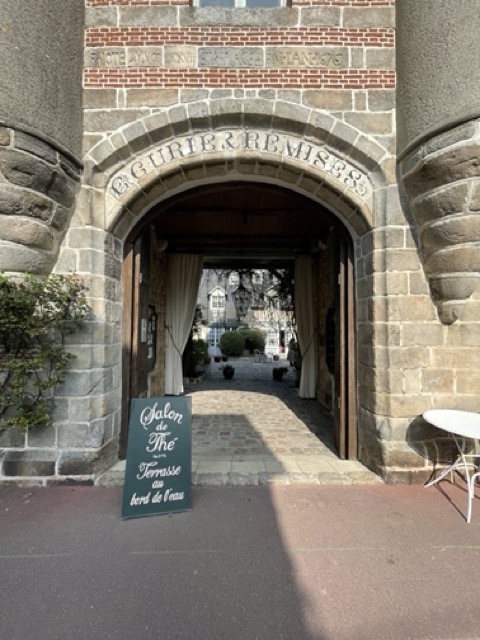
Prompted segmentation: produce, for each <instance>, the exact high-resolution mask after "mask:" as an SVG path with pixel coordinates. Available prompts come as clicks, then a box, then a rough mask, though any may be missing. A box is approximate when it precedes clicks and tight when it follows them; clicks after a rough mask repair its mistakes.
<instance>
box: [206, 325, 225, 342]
mask: <svg viewBox="0 0 480 640" xmlns="http://www.w3.org/2000/svg"><path fill="white" fill-rule="evenodd" d="M224 333H225V329H224V328H223V327H210V328H209V330H208V346H209V347H216V346H218V343H219V342H220V338H221V336H222V335H223V334H224Z"/></svg>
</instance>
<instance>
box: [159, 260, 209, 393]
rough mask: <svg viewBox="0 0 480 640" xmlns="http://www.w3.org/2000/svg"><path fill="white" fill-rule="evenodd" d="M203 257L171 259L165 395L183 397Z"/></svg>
mask: <svg viewBox="0 0 480 640" xmlns="http://www.w3.org/2000/svg"><path fill="white" fill-rule="evenodd" d="M202 268H203V256H200V255H190V254H183V253H173V254H170V255H169V257H168V275H167V291H166V313H165V323H166V327H165V333H166V336H165V340H166V350H165V394H166V395H174V396H178V395H180V394H181V393H183V371H182V354H183V350H184V349H185V345H186V344H187V340H188V336H189V334H190V330H191V328H192V322H193V318H194V315H195V307H196V304H197V297H198V288H199V286H200V279H201V277H202Z"/></svg>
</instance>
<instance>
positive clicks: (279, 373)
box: [272, 367, 288, 382]
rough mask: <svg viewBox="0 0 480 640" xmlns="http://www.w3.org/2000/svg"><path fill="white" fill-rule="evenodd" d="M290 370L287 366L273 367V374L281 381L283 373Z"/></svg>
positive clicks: (274, 377) (275, 378)
mask: <svg viewBox="0 0 480 640" xmlns="http://www.w3.org/2000/svg"><path fill="white" fill-rule="evenodd" d="M287 372H288V369H287V367H273V369H272V375H273V379H274V380H277V382H281V381H282V380H283V375H284V374H285V373H287Z"/></svg>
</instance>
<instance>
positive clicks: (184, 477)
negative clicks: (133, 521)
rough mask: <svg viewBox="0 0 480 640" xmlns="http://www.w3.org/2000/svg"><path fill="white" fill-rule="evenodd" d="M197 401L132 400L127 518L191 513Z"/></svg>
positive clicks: (124, 508)
mask: <svg viewBox="0 0 480 640" xmlns="http://www.w3.org/2000/svg"><path fill="white" fill-rule="evenodd" d="M191 476H192V399H191V398H187V397H184V396H178V397H177V396H175V397H159V398H135V399H133V400H132V402H131V409H130V420H129V428H128V445H127V461H126V469H125V484H124V488H123V505H122V518H137V517H142V516H153V515H158V514H162V513H173V512H179V511H189V510H190V508H191V507H190V487H191Z"/></svg>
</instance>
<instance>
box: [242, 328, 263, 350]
mask: <svg viewBox="0 0 480 640" xmlns="http://www.w3.org/2000/svg"><path fill="white" fill-rule="evenodd" d="M242 334H243V335H244V336H245V349H248V350H249V351H250V352H251V353H253V351H255V349H259V350H260V351H264V349H265V331H262V330H261V329H246V330H244V331H242Z"/></svg>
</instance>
